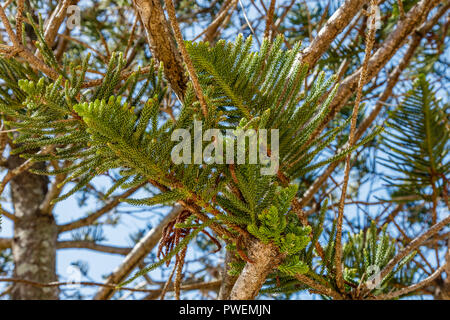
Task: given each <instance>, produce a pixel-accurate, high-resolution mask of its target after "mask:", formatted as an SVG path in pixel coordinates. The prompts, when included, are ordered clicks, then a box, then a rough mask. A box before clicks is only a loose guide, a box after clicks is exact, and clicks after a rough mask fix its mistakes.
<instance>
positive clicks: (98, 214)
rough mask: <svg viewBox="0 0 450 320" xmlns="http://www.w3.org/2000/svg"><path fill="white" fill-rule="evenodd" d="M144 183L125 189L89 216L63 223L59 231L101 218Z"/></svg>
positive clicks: (78, 226) (83, 225)
mask: <svg viewBox="0 0 450 320" xmlns="http://www.w3.org/2000/svg"><path fill="white" fill-rule="evenodd" d="M140 187H142V185H139V186H136V187H134V188H131V189H129V190H127V191H125V192H124V193H123V194H121V195H119V196H116V197H114V198H113V199H112V200H111V201H109V202H108V203H107V204H106V205H104V206H103V207H102V208H100V209H99V210H97V211H95V212H94V213H92V214H90V215H88V216H87V217H84V218H81V219H78V220H75V221H72V222H69V223H66V224H63V225H60V226H58V232H59V233H61V232H66V231H70V230H73V229H78V228H81V227H85V226H89V225H91V224H93V223H94V222H95V221H96V220H97V219H99V218H100V217H101V216H102V215H104V214H105V213H108V212H110V211H111V210H112V209H114V208H115V207H116V206H117V205H118V204H119V203H120V200H121V199H125V198H128V197H129V196H131V195H132V194H133V193H135V192H136V191H137V190H138V189H139V188H140Z"/></svg>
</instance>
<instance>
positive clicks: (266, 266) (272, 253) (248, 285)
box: [230, 239, 283, 300]
mask: <svg viewBox="0 0 450 320" xmlns="http://www.w3.org/2000/svg"><path fill="white" fill-rule="evenodd" d="M248 248H249V250H248V253H249V258H250V259H251V260H252V261H253V263H250V262H247V264H246V265H245V267H244V269H243V270H242V272H241V274H240V275H239V278H238V279H237V280H236V283H235V284H234V287H233V290H231V294H230V300H250V299H254V298H255V297H256V295H257V294H258V293H259V290H260V289H261V287H262V285H263V284H264V281H265V280H266V277H267V275H268V274H269V273H270V272H271V271H272V270H273V269H274V268H276V267H277V265H278V264H279V263H280V262H281V261H282V259H283V256H282V255H281V254H280V253H279V252H278V250H277V248H276V247H275V246H273V245H272V244H264V243H262V242H261V241H259V240H255V239H253V240H250V245H249V246H248Z"/></svg>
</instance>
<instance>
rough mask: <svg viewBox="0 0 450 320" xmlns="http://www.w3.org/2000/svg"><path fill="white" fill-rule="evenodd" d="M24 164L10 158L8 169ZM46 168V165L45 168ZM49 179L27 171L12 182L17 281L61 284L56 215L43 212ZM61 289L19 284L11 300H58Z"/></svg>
mask: <svg viewBox="0 0 450 320" xmlns="http://www.w3.org/2000/svg"><path fill="white" fill-rule="evenodd" d="M22 163H23V159H22V158H20V157H18V156H10V157H9V159H8V166H9V168H10V169H14V168H16V167H18V166H19V165H20V164H22ZM41 166H42V164H41ZM47 185H48V178H47V177H46V176H38V175H34V174H31V173H29V172H27V171H25V172H23V173H21V174H19V175H18V176H16V177H14V178H13V179H12V180H11V184H10V186H11V198H12V201H13V205H14V212H15V216H16V218H17V219H16V221H15V223H14V238H13V241H12V253H13V260H14V277H15V278H20V279H24V280H31V281H36V282H42V283H48V282H53V281H56V280H57V276H56V240H57V237H58V230H57V227H56V223H55V220H54V218H53V216H52V215H49V214H44V213H42V212H41V210H40V209H39V207H40V205H41V203H42V201H43V200H44V198H45V195H46V193H47ZM58 294H59V290H58V288H57V287H53V288H44V287H41V288H40V287H36V286H31V285H28V284H24V283H15V284H14V285H13V288H12V291H11V298H12V299H17V300H56V299H58Z"/></svg>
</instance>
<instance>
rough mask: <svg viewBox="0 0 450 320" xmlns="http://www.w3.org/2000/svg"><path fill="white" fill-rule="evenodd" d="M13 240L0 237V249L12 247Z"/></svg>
mask: <svg viewBox="0 0 450 320" xmlns="http://www.w3.org/2000/svg"><path fill="white" fill-rule="evenodd" d="M11 245H12V240H11V239H8V238H0V250H5V249H9V248H11Z"/></svg>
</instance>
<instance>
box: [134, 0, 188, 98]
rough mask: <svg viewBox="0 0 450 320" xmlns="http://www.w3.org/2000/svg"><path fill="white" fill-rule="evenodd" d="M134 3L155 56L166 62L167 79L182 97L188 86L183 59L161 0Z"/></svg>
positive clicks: (137, 0) (143, 0) (135, 0)
mask: <svg viewBox="0 0 450 320" xmlns="http://www.w3.org/2000/svg"><path fill="white" fill-rule="evenodd" d="M133 4H134V6H135V7H136V11H137V13H138V14H139V17H140V19H141V21H142V25H143V26H144V29H145V32H146V34H147V42H148V44H149V46H150V50H151V52H152V54H153V56H154V57H155V58H156V60H157V61H159V62H162V63H163V64H164V73H165V75H166V78H167V80H169V82H170V85H171V87H172V89H173V91H175V93H176V94H177V96H178V97H179V98H180V99H182V98H183V97H184V92H185V90H186V87H187V78H186V75H185V69H184V66H183V60H182V58H181V55H180V52H179V51H178V49H177V47H176V45H175V39H174V37H173V35H172V33H171V32H170V28H169V25H168V22H167V20H166V17H165V15H164V10H163V8H162V7H161V4H160V2H159V0H133Z"/></svg>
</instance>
